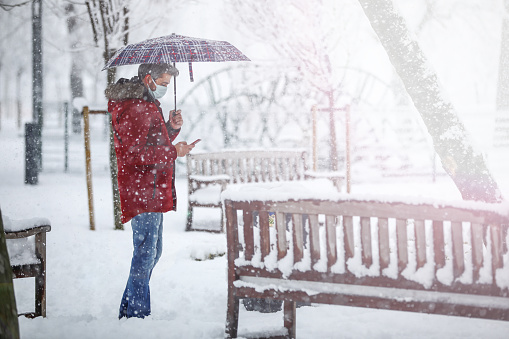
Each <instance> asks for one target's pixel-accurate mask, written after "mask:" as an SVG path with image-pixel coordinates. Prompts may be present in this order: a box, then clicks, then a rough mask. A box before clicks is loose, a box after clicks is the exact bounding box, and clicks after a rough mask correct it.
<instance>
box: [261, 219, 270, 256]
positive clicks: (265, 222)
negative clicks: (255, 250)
mask: <svg viewBox="0 0 509 339" xmlns="http://www.w3.org/2000/svg"><path fill="white" fill-rule="evenodd" d="M259 220H260V250H261V252H262V261H263V260H265V257H266V256H268V255H269V253H270V231H269V212H268V211H263V210H262V211H260V212H259Z"/></svg>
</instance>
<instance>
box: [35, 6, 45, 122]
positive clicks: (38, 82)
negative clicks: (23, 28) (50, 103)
mask: <svg viewBox="0 0 509 339" xmlns="http://www.w3.org/2000/svg"><path fill="white" fill-rule="evenodd" d="M32 77H33V79H32V85H33V88H32V108H33V111H32V114H33V120H34V121H35V122H37V123H38V124H40V125H41V126H42V124H43V116H42V84H43V83H42V3H41V0H34V1H33V2H32Z"/></svg>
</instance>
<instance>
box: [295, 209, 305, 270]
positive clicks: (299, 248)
mask: <svg viewBox="0 0 509 339" xmlns="http://www.w3.org/2000/svg"><path fill="white" fill-rule="evenodd" d="M292 221H293V232H292V233H293V262H294V263H298V262H299V261H301V260H302V258H303V257H304V249H303V245H304V240H303V226H302V215H300V214H294V215H293V217H292Z"/></svg>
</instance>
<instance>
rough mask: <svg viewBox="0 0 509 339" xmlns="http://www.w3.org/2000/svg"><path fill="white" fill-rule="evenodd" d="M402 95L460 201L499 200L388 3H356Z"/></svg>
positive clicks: (449, 106)
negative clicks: (408, 100) (395, 75)
mask: <svg viewBox="0 0 509 339" xmlns="http://www.w3.org/2000/svg"><path fill="white" fill-rule="evenodd" d="M359 3H360V4H361V6H362V8H363V10H364V13H365V14H366V17H367V18H368V20H369V22H370V23H371V26H372V27H373V29H374V31H375V33H376V34H377V35H378V38H379V39H380V42H381V43H382V45H383V47H384V48H385V50H386V52H387V54H388V56H389V59H390V61H391V63H392V65H393V66H394V68H395V69H396V71H397V73H398V75H399V76H400V78H401V80H402V82H403V84H404V86H405V88H406V91H407V92H408V94H409V95H410V97H411V99H412V101H413V102H414V105H415V107H416V108H417V110H418V111H419V113H420V115H421V117H422V119H423V121H424V123H425V125H426V127H427V129H428V132H429V133H430V135H431V137H432V139H433V142H434V147H435V150H436V152H437V154H438V155H439V157H440V159H441V160H442V165H443V166H444V169H445V170H446V171H447V173H448V174H449V176H450V177H451V178H452V179H453V181H454V183H455V184H456V186H457V187H458V189H459V191H460V192H461V194H462V197H463V199H465V200H481V201H486V202H496V201H500V200H501V199H502V197H501V193H500V190H499V189H498V186H497V183H496V182H495V181H494V179H493V178H492V176H491V174H490V172H489V170H488V168H487V167H486V164H485V161H484V159H483V156H482V154H481V153H480V152H476V150H474V149H473V147H472V144H471V142H470V140H469V136H468V135H467V132H466V130H465V127H464V126H463V124H462V122H461V121H460V120H459V118H458V116H457V113H456V111H455V110H454V107H453V106H452V104H451V103H450V102H449V101H448V100H447V98H446V97H445V94H444V93H443V92H442V90H441V88H440V86H439V84H438V80H437V76H436V74H435V73H434V71H433V70H432V69H431V67H430V66H429V64H428V62H427V59H426V56H425V55H424V53H423V52H422V50H421V48H420V46H419V44H418V43H417V42H416V41H415V40H414V39H413V37H412V35H411V33H410V32H409V30H408V28H407V26H406V23H405V21H404V20H403V18H402V17H401V16H400V15H399V14H398V12H397V11H396V10H395V8H394V7H393V3H392V0H378V1H376V2H374V1H370V0H359Z"/></svg>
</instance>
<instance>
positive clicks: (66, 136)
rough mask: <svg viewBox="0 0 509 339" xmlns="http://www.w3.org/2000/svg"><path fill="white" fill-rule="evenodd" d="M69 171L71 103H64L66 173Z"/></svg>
mask: <svg viewBox="0 0 509 339" xmlns="http://www.w3.org/2000/svg"><path fill="white" fill-rule="evenodd" d="M68 170H69V103H68V102H67V101H66V102H64V172H67V171H68Z"/></svg>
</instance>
